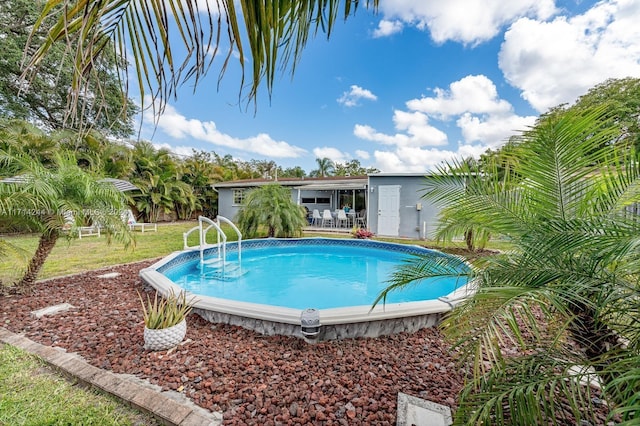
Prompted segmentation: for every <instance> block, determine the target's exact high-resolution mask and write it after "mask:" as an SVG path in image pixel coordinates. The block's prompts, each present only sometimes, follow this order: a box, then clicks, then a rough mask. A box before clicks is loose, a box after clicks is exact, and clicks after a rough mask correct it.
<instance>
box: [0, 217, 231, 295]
mask: <svg viewBox="0 0 640 426" xmlns="http://www.w3.org/2000/svg"><path fill="white" fill-rule="evenodd" d="M197 225H198V222H196V221H192V222H178V223H167V224H161V225H159V226H158V231H157V232H145V233H141V232H139V231H136V232H135V233H134V235H135V240H136V243H135V246H134V247H130V248H128V249H125V248H124V246H123V245H122V244H119V243H116V242H111V243H110V244H109V243H107V238H106V237H105V236H104V235H102V236H100V237H95V236H92V237H85V238H82V239H78V238H74V239H71V240H67V239H66V238H61V239H60V240H58V242H57V243H56V247H55V248H54V249H53V252H52V253H51V255H49V257H48V258H47V262H46V263H45V265H44V268H43V269H42V271H41V272H40V274H39V276H38V278H39V279H44V278H51V277H57V276H61V275H68V274H75V273H79V272H84V271H89V270H92V269H98V268H102V267H105V266H111V265H117V264H123V263H130V262H137V261H141V260H145V259H153V258H157V257H163V256H166V255H167V254H169V253H171V252H174V251H176V250H182V248H183V237H182V234H183V233H184V232H187V231H188V230H189V229H191V228H193V227H194V226H197ZM227 234H228V235H229V239H230V240H231V239H233V238H232V234H233V232H231V233H227ZM212 236H213V237H215V233H213V234H212ZM213 237H211V238H213ZM5 240H6V241H7V242H8V243H10V244H11V245H12V246H14V247H16V248H18V249H19V250H18V251H14V250H10V251H8V252H7V253H5V257H2V258H1V259H0V280H2V281H3V282H5V283H9V282H11V281H13V280H14V279H15V278H16V277H18V276H19V274H20V273H21V272H22V271H23V270H24V268H25V267H26V265H27V262H28V260H29V258H30V257H31V255H32V254H33V252H34V251H35V249H36V247H37V245H38V236H37V235H28V236H15V237H5ZM197 241H198V236H197V233H193V234H191V235H190V237H189V244H190V245H195V244H197Z"/></svg>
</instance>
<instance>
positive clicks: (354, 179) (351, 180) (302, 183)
mask: <svg viewBox="0 0 640 426" xmlns="http://www.w3.org/2000/svg"><path fill="white" fill-rule="evenodd" d="M367 182H368V177H367V176H327V177H322V178H281V179H278V180H274V179H242V180H233V181H228V182H218V183H215V184H213V187H214V188H253V187H256V186H263V185H268V184H271V183H277V184H280V185H282V186H293V187H296V188H300V189H359V188H364V187H366V185H367Z"/></svg>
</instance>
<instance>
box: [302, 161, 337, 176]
mask: <svg viewBox="0 0 640 426" xmlns="http://www.w3.org/2000/svg"><path fill="white" fill-rule="evenodd" d="M316 163H317V164H318V168H317V169H316V170H312V171H311V172H310V173H309V176H312V177H325V176H331V175H333V174H334V173H335V170H336V167H335V164H334V163H333V161H331V159H329V158H327V157H324V158H316Z"/></svg>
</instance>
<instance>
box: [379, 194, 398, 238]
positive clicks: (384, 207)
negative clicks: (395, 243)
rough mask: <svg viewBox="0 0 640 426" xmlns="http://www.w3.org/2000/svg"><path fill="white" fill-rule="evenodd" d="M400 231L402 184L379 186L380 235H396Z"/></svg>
mask: <svg viewBox="0 0 640 426" xmlns="http://www.w3.org/2000/svg"><path fill="white" fill-rule="evenodd" d="M399 232H400V185H380V186H379V187H378V235H388V236H391V237H396V236H398V235H399Z"/></svg>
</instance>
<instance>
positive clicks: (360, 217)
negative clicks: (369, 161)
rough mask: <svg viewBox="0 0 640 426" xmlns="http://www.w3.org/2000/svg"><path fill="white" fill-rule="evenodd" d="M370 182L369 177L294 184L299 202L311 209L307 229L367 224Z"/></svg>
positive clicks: (340, 228) (342, 229) (329, 229)
mask: <svg viewBox="0 0 640 426" xmlns="http://www.w3.org/2000/svg"><path fill="white" fill-rule="evenodd" d="M367 186H368V185H367V180H366V179H361V180H357V181H356V180H352V181H349V182H335V181H334V182H318V183H313V184H306V185H299V186H296V187H294V188H293V189H294V191H295V194H296V201H297V203H298V205H301V206H303V207H305V208H306V209H307V211H308V219H309V227H308V228H307V230H309V231H316V230H317V231H323V232H345V231H346V232H349V231H350V230H351V229H353V227H355V226H358V227H360V226H363V227H366V209H367V205H368V199H367V197H368V190H367ZM314 210H315V212H314ZM340 210H342V212H340ZM314 213H315V214H314ZM329 215H330V218H329Z"/></svg>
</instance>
